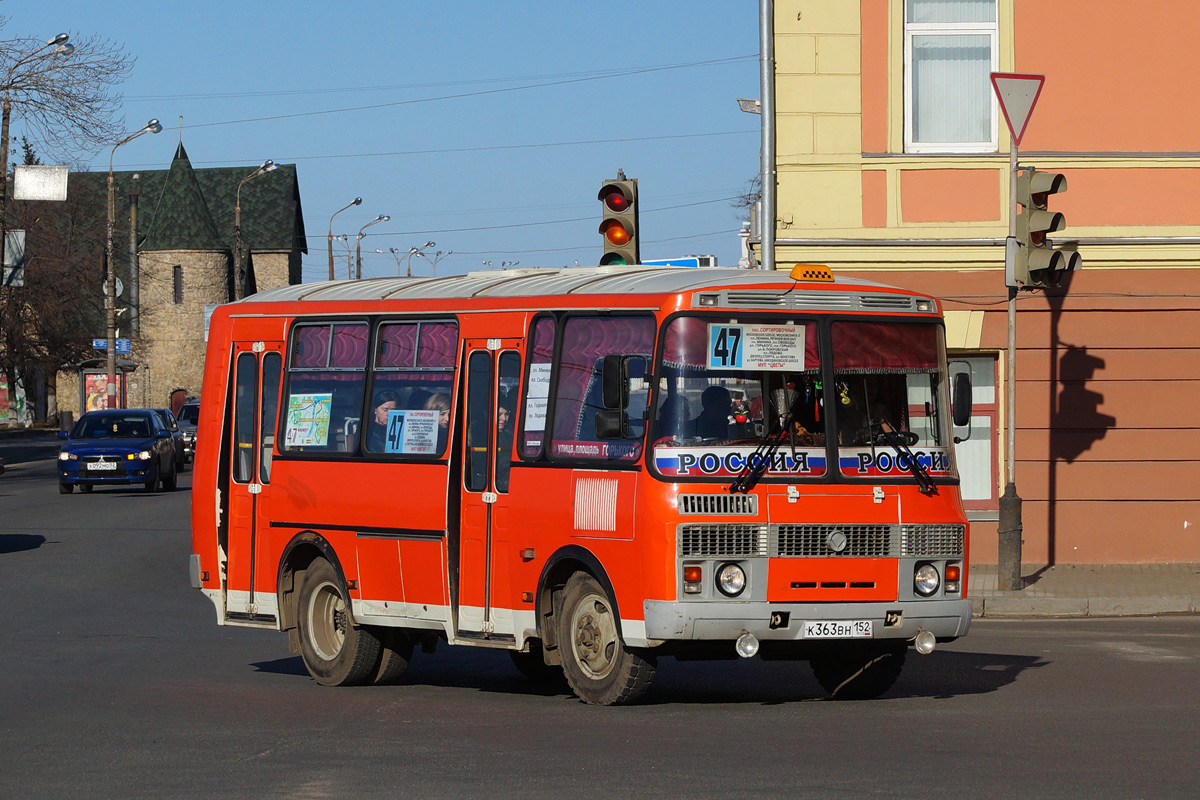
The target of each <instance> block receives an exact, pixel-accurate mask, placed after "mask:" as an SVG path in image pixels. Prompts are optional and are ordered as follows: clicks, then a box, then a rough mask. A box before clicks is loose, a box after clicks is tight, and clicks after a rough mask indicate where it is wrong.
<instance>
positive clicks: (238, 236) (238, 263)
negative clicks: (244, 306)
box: [233, 158, 276, 300]
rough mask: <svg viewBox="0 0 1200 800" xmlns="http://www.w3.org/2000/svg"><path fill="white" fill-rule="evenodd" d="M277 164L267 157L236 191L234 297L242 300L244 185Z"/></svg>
mask: <svg viewBox="0 0 1200 800" xmlns="http://www.w3.org/2000/svg"><path fill="white" fill-rule="evenodd" d="M275 167H276V164H275V162H274V161H272V160H271V159H269V158H268V159H267V160H266V161H264V162H263V163H262V164H260V165H259V167H258V169H256V170H254V172H251V173H250V174H249V175H247V176H246V177H244V178H242V181H241V183H239V184H238V185H237V192H236V193H235V203H234V208H233V245H234V256H233V299H234V300H241V299H242V297H243V295H244V294H245V291H246V268H245V267H244V266H242V187H243V186H244V185H246V183H247V182H249V181H252V180H254V179H255V178H257V177H259V176H262V175H266V174H267V173H268V172H273V171H274V170H275Z"/></svg>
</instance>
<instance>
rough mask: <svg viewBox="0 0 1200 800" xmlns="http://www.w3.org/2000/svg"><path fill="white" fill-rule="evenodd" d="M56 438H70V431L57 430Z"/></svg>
mask: <svg viewBox="0 0 1200 800" xmlns="http://www.w3.org/2000/svg"><path fill="white" fill-rule="evenodd" d="M58 438H60V439H70V438H71V432H70V431H59V432H58Z"/></svg>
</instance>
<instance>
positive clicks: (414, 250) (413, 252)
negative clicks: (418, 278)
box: [404, 242, 436, 278]
mask: <svg viewBox="0 0 1200 800" xmlns="http://www.w3.org/2000/svg"><path fill="white" fill-rule="evenodd" d="M435 244H436V242H426V243H425V244H423V245H421V246H420V247H410V248H408V255H406V256H405V262H404V263H405V264H406V271H407V273H408V277H410V278H411V277H412V257H413V256H423V255H424V253H423V252H422V251H423V250H427V249H429V248H430V247H433V246H434V245H435Z"/></svg>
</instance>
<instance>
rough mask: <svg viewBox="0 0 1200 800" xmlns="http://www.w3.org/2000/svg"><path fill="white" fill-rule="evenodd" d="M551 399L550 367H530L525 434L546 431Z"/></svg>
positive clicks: (533, 365) (531, 365) (544, 365)
mask: <svg viewBox="0 0 1200 800" xmlns="http://www.w3.org/2000/svg"><path fill="white" fill-rule="evenodd" d="M549 398H550V365H549V364H530V365H529V393H528V394H527V395H526V396H525V432H526V433H528V432H529V431H544V430H546V404H547V401H548V400H549Z"/></svg>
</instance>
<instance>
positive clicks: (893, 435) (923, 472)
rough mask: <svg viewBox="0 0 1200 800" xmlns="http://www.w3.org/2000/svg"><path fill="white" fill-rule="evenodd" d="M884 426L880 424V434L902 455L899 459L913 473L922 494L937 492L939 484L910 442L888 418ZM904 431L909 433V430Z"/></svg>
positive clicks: (897, 453)
mask: <svg viewBox="0 0 1200 800" xmlns="http://www.w3.org/2000/svg"><path fill="white" fill-rule="evenodd" d="M884 426H886V427H884ZM884 426H880V431H879V435H880V436H882V437H883V440H884V441H885V442H887V443H888V444H890V445H891V446H892V449H893V450H895V451H896V455H898V456H899V457H900V458H899V460H901V461H903V462H904V464H905V465H906V469H907V470H908V471H909V472H911V473H912V476H913V478H914V479H915V480H916V482H917V485H918V486H919V487H920V490H921V494H937V493H938V490H937V486H936V485H935V484H934V482H933V478H931V477H930V475H929V470H927V469H926V468H925V465H924V464H922V463H921V462H920V461H918V460H917V456H916V454H915V453H913V451H912V450H911V449H910V448H909V446H908V442H906V441H905V439H904V437H903V436H902V435H901V432H900V431H897V430H896V428H895V426H893V425H892V424H891V423H890V422H887V420H884ZM904 433H908V431H905V432H904Z"/></svg>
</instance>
